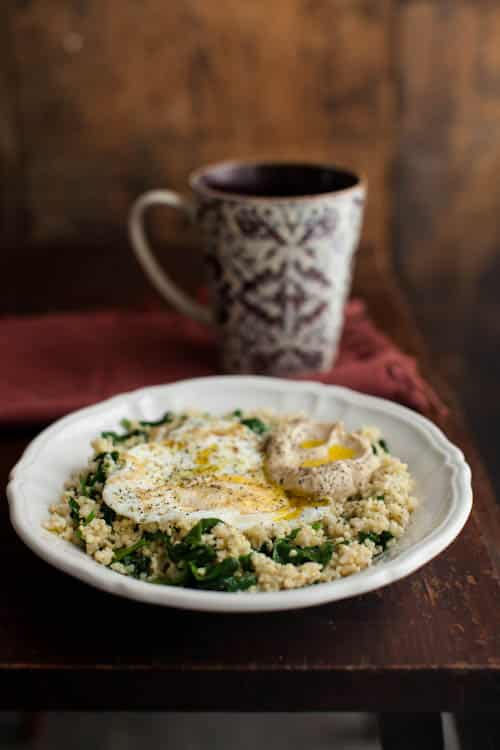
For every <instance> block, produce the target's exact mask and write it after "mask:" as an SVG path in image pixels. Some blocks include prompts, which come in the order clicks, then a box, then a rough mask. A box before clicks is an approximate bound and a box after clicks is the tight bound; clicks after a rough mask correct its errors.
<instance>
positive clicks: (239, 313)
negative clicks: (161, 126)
mask: <svg viewBox="0 0 500 750" xmlns="http://www.w3.org/2000/svg"><path fill="white" fill-rule="evenodd" d="M189 183H190V186H191V189H192V192H193V197H192V198H190V199H186V198H183V197H181V196H180V195H178V194H177V193H174V192H172V191H171V190H153V191H150V192H148V193H145V194H144V195H142V196H141V197H140V198H138V199H137V200H136V202H135V203H134V205H133V206H132V209H131V213H130V219H129V230H130V238H131V242H132V247H133V249H134V251H135V254H136V256H137V259H138V261H139V263H140V264H141V266H142V268H143V270H144V272H145V273H146V275H147V276H148V277H149V279H150V281H151V282H152V283H153V284H154V286H155V287H156V289H157V290H158V291H159V292H160V293H161V294H162V295H163V297H164V298H165V299H166V300H167V301H168V302H170V303H171V304H172V305H173V306H174V307H175V308H177V309H178V310H180V311H181V312H182V313H185V314H186V315H189V316H191V317H192V318H195V319H196V320H199V321H203V322H206V323H213V324H215V325H216V326H217V329H218V332H219V341H220V349H221V356H222V366H223V368H224V370H225V371H226V372H232V373H261V374H268V375H298V374H305V373H311V372H322V371H325V370H328V369H329V368H330V367H331V366H332V363H333V360H334V357H335V353H336V350H337V344H338V339H339V336H340V332H341V328H342V323H343V308H344V304H345V300H346V296H347V294H348V292H349V289H350V283H351V269H352V260H353V256H354V253H355V250H356V248H357V245H358V241H359V234H360V229H361V222H362V215H363V204H364V201H365V196H366V183H365V180H364V179H363V178H361V177H359V176H358V175H356V174H354V173H353V172H350V171H347V170H345V169H341V168H338V167H335V166H328V165H319V164H300V163H279V162H278V163H257V162H256V163H249V162H222V163H220V164H216V165H213V166H209V167H204V168H202V169H199V170H197V171H195V172H194V173H193V174H192V175H191V177H190V180H189ZM156 204H163V205H166V206H172V207H174V208H179V209H181V210H182V211H183V212H184V213H186V214H187V216H188V217H189V218H190V219H191V220H192V221H193V222H194V223H195V224H196V225H197V226H198V227H199V229H200V230H201V235H202V238H203V245H204V259H205V265H206V269H207V272H208V282H209V292H210V302H211V304H210V306H208V307H207V306H204V305H200V304H199V303H198V302H196V301H195V300H193V299H191V298H190V297H189V296H187V295H186V294H185V293H184V292H183V291H182V290H181V289H179V288H178V287H177V286H176V285H175V284H174V283H173V282H172V281H171V279H169V278H168V276H167V275H166V274H165V272H164V271H163V270H162V268H161V267H160V265H159V264H158V262H157V260H156V259H155V257H154V255H153V253H152V251H151V248H150V247H149V244H148V241H147V239H146V235H145V232H144V226H143V218H144V212H145V210H146V209H147V208H148V206H152V205H156Z"/></svg>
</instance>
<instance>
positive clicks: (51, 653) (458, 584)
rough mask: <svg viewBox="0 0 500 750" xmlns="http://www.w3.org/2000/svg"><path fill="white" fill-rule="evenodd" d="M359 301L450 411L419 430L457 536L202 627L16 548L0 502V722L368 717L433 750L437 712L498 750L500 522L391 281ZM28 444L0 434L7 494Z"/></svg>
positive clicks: (19, 435)
mask: <svg viewBox="0 0 500 750" xmlns="http://www.w3.org/2000/svg"><path fill="white" fill-rule="evenodd" d="M357 290H358V292H361V293H363V294H364V296H365V298H366V299H367V301H368V305H369V308H370V312H371V314H372V315H373V317H374V318H375V319H376V321H377V322H378V323H379V325H381V326H383V328H384V329H385V330H386V331H387V332H388V333H389V334H390V335H392V336H393V337H394V338H395V339H396V341H397V342H398V343H399V344H400V345H401V346H402V347H403V348H404V349H405V350H406V351H408V352H413V353H414V354H416V355H417V356H418V358H419V361H420V364H421V367H422V368H423V370H424V373H425V375H426V377H427V378H428V379H430V380H431V381H432V383H433V384H434V386H435V387H436V388H437V390H438V392H439V393H440V395H441V396H442V398H443V399H444V400H445V401H446V402H447V403H448V404H449V405H450V406H451V409H450V414H449V416H448V417H446V418H438V417H437V416H436V415H435V414H429V416H430V417H431V418H433V419H435V420H436V421H437V422H438V424H439V425H440V427H441V428H442V429H443V430H444V431H445V432H446V433H447V434H448V435H449V437H450V438H451V439H452V440H453V441H454V442H456V443H458V444H459V445H460V446H461V447H462V449H463V450H464V452H465V454H466V456H467V458H468V460H469V462H470V464H471V466H472V471H473V480H474V493H475V504H474V510H473V513H472V517H471V519H470V520H469V522H468V523H467V525H466V527H465V529H464V531H463V533H462V534H461V535H460V537H459V538H458V539H457V540H456V541H455V542H454V543H453V544H452V545H451V547H449V549H448V550H447V551H446V552H445V553H444V554H442V555H440V556H439V557H438V558H437V559H435V560H433V561H432V562H431V563H429V564H428V565H426V566H425V567H424V568H423V569H422V570H420V571H418V572H417V573H415V574H413V575H411V576H409V577H408V578H407V579H405V580H403V581H400V582H399V583H396V584H394V585H392V586H390V587H388V588H386V589H383V590H381V591H377V592H374V593H371V594H366V595H364V596H361V597H358V598H355V599H352V600H347V601H342V602H338V603H333V604H331V605H324V606H321V607H316V608H312V609H307V610H302V611H296V612H285V613H277V614H267V615H262V614H259V615H253V616H248V615H209V614H199V613H189V612H181V611H175V610H170V609H162V608H155V607H151V606H148V605H142V604H138V603H135V602H130V601H126V600H122V599H119V598H114V597H112V596H110V595H108V594H104V593H101V592H99V591H96V590H93V589H91V588H90V587H88V586H85V585H84V584H83V583H80V582H78V581H76V580H73V579H72V578H70V577H69V576H66V575H64V574H63V573H60V572H58V571H57V570H54V569H52V568H51V567H50V566H48V565H47V564H45V563H43V562H42V561H41V560H39V559H38V558H36V557H35V556H34V555H33V554H32V553H31V552H30V551H29V550H28V549H27V548H25V547H24V545H23V544H22V543H21V541H19V540H18V539H17V537H16V536H15V534H14V532H13V530H12V528H11V526H10V524H9V521H8V516H7V503H6V501H5V500H4V502H3V503H2V505H1V507H0V513H1V523H0V549H1V550H2V559H3V578H2V596H1V598H0V708H2V709H11V708H12V709H24V710H42V709H136V710H140V709H161V710H203V711H221V710H225V711H240V710H243V711H249V710H250V711H257V710H259V711H318V710H353V711H354V710H363V711H374V712H377V713H378V714H380V716H381V729H382V738H383V741H384V747H386V748H393V747H394V748H403V747H404V748H412V747H418V746H423V745H419V743H421V742H422V741H423V740H422V738H423V735H425V738H426V740H425V741H426V744H425V747H426V748H433V747H440V746H441V737H440V731H441V730H440V722H439V714H438V712H442V711H451V712H454V713H457V714H459V715H461V716H462V719H461V722H462V726H463V728H464V730H465V735H464V736H465V738H466V743H467V742H469V743H470V744H469V745H467V744H466V745H465V746H466V747H467V746H470V747H472V746H474V747H490V746H491V747H498V746H499V745H500V741H498V736H499V735H498V734H497V744H495V745H494V744H491V745H488V744H487V739H486V738H487V737H488V738H489V737H490V736H491V737H492V736H493V733H494V731H495V728H496V729H497V731H498V727H495V723H496V722H495V720H494V712H495V711H496V710H497V708H498V706H499V704H500V648H499V645H500V644H499V640H500V591H499V585H498V581H499V575H500V520H499V512H498V508H497V506H496V505H495V500H494V497H493V494H492V490H491V487H490V484H489V481H488V478H487V476H486V474H485V471H484V469H483V467H482V465H481V462H480V460H479V458H478V455H477V452H476V450H475V448H474V446H473V444H472V442H471V440H470V438H469V437H468V434H467V430H466V428H465V427H464V425H463V422H462V419H461V416H460V409H459V407H458V406H457V404H456V402H455V400H454V397H453V395H452V394H451V393H450V391H449V389H448V388H447V386H446V385H444V384H442V383H441V382H440V381H439V379H438V377H437V376H436V374H435V373H434V372H433V371H432V366H431V365H432V363H431V361H430V359H429V358H428V355H426V353H425V351H424V349H423V346H422V342H421V340H420V339H419V336H418V333H417V332H416V331H415V328H414V326H413V324H412V321H411V318H410V317H409V313H408V310H407V308H406V306H405V303H404V302H403V301H402V299H401V296H400V294H399V291H398V290H397V288H396V287H395V286H394V284H393V282H392V280H391V278H390V274H389V273H388V271H387V269H384V273H380V270H379V269H378V268H377V266H376V263H375V261H374V262H373V263H372V264H371V266H370V267H368V268H366V267H365V271H364V273H363V275H362V277H361V278H359V277H358V279H357ZM35 432H36V430H34V429H33V430H23V431H19V430H18V431H12V430H11V431H4V433H3V434H2V436H1V448H2V449H1V453H0V471H1V475H2V486H4V485H5V483H6V480H7V475H8V472H9V469H10V468H11V466H12V465H13V464H14V462H15V461H16V459H17V458H18V457H19V455H20V453H21V452H22V450H23V448H24V446H25V445H26V443H27V442H28V441H29V440H30V439H31V438H32V437H33V435H34V434H35ZM395 711H397V712H400V713H399V714H398V715H397V716H396V715H392V716H390V717H389V721H387V718H388V717H387V713H388V712H395ZM476 712H490V713H486V714H485V715H484V719H483V718H481V719H478V718H477V717H476V716H475V713H476ZM417 713H418V714H419V715H416V714H417ZM401 733H402V734H401ZM480 741H481V742H483V745H481V744H480ZM488 741H489V740H488ZM491 742H494V740H493V739H491ZM476 743H477V744H476Z"/></svg>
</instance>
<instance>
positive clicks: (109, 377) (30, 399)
mask: <svg viewBox="0 0 500 750" xmlns="http://www.w3.org/2000/svg"><path fill="white" fill-rule="evenodd" d="M0 357H1V362H2V367H1V372H0V423H3V424H14V423H24V424H28V423H39V422H49V421H51V420H53V419H55V418H57V417H60V416H61V415H63V414H66V413H68V412H70V411H72V410H73V409H78V408H80V407H82V406H87V405H88V404H92V403H95V402H96V401H100V400H101V399H104V398H107V397H109V396H112V395H114V394H116V393H120V392H121V391H127V390H131V389H134V388H139V387H141V386H145V385H154V384H157V383H170V382H173V381H175V380H179V379H182V378H190V377H196V376H200V375H213V374H215V373H217V372H218V361H217V352H216V348H215V339H214V333H213V332H212V331H210V330H209V329H207V328H206V327H204V326H202V325H199V324H198V323H195V322H193V321H191V320H189V319H187V318H185V317H183V316H181V315H178V314H177V313H173V312H167V311H149V312H126V311H120V310H116V311H105V312H97V313H91V314H89V313H77V314H58V315H45V316H40V317H36V318H4V319H3V320H0ZM308 379H314V380H318V381H321V382H324V383H335V384H337V385H345V386H348V387H350V388H354V389H356V390H360V391H364V392H366V393H372V394H374V395H376V396H383V397H385V398H388V399H392V400H394V401H399V402H400V403H402V404H406V405H407V406H410V407H413V408H414V409H417V410H419V411H426V412H428V411H429V410H434V411H437V412H440V413H444V412H446V408H445V406H444V405H443V404H442V403H441V402H440V401H439V399H438V398H437V396H436V395H435V394H434V393H433V391H432V389H431V388H430V387H429V386H428V385H427V384H426V383H425V382H424V381H423V380H422V378H421V377H420V375H419V373H418V370H417V366H416V363H415V360H414V359H412V358H411V357H409V356H407V355H405V354H403V353H402V352H401V351H400V350H399V349H397V348H396V346H395V345H394V344H393V343H392V342H391V341H390V340H389V339H388V338H387V337H386V336H385V335H384V334H383V333H382V332H381V331H379V330H378V329H377V328H376V327H375V325H374V324H373V322H372V321H371V320H370V318H369V317H368V315H367V313H366V309H365V306H364V304H363V303H362V302H361V301H359V300H351V301H350V302H349V303H348V305H347V307H346V315H345V326H344V333H343V335H342V340H341V343H340V351H339V355H338V357H337V361H336V363H335V366H334V368H333V369H332V370H331V372H328V373H326V374H325V373H323V374H322V375H320V376H318V375H316V376H312V377H311V378H308Z"/></svg>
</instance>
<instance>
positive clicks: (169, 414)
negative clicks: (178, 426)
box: [139, 411, 174, 427]
mask: <svg viewBox="0 0 500 750" xmlns="http://www.w3.org/2000/svg"><path fill="white" fill-rule="evenodd" d="M173 419H174V417H173V414H172V412H170V411H167V412H165V414H164V415H163V417H161V418H160V419H157V420H156V422H146V421H145V420H141V421H140V422H139V424H140V425H142V426H143V427H159V426H160V425H162V424H168V423H169V422H172V421H173Z"/></svg>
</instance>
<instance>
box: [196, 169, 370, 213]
mask: <svg viewBox="0 0 500 750" xmlns="http://www.w3.org/2000/svg"><path fill="white" fill-rule="evenodd" d="M231 166H235V167H236V166H239V167H297V168H298V167H318V168H321V169H329V170H331V171H335V172H346V173H347V174H348V175H349V176H351V177H352V178H353V179H354V180H355V181H356V182H355V184H354V185H351V186H350V187H347V188H341V189H340V190H330V191H329V192H326V193H305V194H304V195H287V196H285V195H253V194H251V193H236V192H235V193H232V192H228V191H224V190H218V189H217V188H213V187H209V186H208V185H205V184H203V182H202V178H203V177H205V176H206V175H207V174H208V173H209V172H212V171H213V170H214V169H216V168H219V167H231ZM189 186H190V187H191V190H193V191H194V192H198V193H202V194H205V195H209V196H213V197H215V198H221V199H223V200H227V201H230V200H236V201H249V200H251V201H259V202H262V203H269V202H281V203H292V202H294V201H306V200H307V201H315V200H322V199H323V200H324V199H325V198H333V197H335V196H340V195H348V194H349V193H352V192H353V191H355V190H360V189H361V190H363V191H366V189H367V186H368V179H367V177H366V175H365V173H364V172H355V171H354V170H353V169H351V168H349V167H343V166H342V165H340V164H333V163H331V162H321V161H303V160H302V159H299V160H294V159H283V160H282V159H276V160H274V159H273V160H270V159H262V160H260V159H225V160H223V161H218V162H211V163H210V164H206V165H205V166H203V167H198V168H197V169H195V170H193V171H192V172H191V173H190V174H189Z"/></svg>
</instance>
